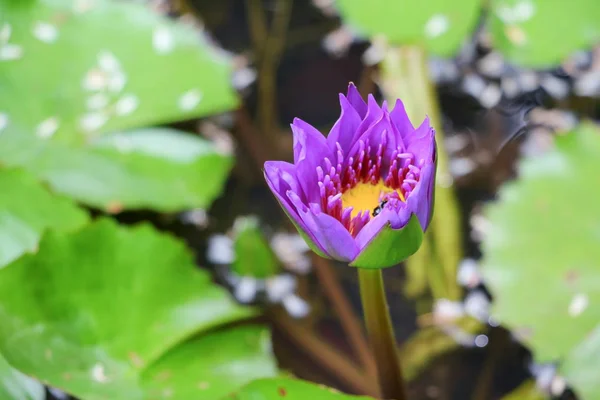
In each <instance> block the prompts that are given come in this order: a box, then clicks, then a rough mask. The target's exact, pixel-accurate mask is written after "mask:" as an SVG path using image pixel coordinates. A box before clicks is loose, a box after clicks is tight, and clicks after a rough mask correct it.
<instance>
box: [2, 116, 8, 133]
mask: <svg viewBox="0 0 600 400" xmlns="http://www.w3.org/2000/svg"><path fill="white" fill-rule="evenodd" d="M7 126H8V114H6V113H1V112H0V132H2V131H3V130H4V129H6V127H7Z"/></svg>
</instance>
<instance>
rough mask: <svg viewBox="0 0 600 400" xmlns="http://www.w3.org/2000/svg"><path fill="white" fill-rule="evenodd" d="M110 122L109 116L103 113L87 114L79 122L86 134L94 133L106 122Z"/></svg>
mask: <svg viewBox="0 0 600 400" xmlns="http://www.w3.org/2000/svg"><path fill="white" fill-rule="evenodd" d="M107 121H108V116H107V115H106V114H105V113H102V112H91V113H88V114H85V115H84V116H83V117H81V119H80V120H79V125H80V126H81V129H83V130H84V131H86V132H93V131H97V130H98V129H100V128H101V127H102V126H104V124H106V122H107Z"/></svg>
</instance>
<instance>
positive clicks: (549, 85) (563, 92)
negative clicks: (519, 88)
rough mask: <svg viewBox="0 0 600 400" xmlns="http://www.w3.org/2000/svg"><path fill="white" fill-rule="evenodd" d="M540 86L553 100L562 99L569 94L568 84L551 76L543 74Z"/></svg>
mask: <svg viewBox="0 0 600 400" xmlns="http://www.w3.org/2000/svg"><path fill="white" fill-rule="evenodd" d="M540 85H541V86H542V88H544V90H545V91H546V92H548V94H549V95H550V96H552V97H554V98H555V99H558V100H560V99H564V98H565V97H567V95H568V94H569V84H568V83H567V82H565V81H563V80H562V79H559V78H557V77H556V76H554V75H552V74H545V75H544V76H543V77H542V80H541V82H540Z"/></svg>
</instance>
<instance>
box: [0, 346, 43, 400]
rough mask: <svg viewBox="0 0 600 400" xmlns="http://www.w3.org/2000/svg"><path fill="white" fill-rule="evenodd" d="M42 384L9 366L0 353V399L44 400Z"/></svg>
mask: <svg viewBox="0 0 600 400" xmlns="http://www.w3.org/2000/svg"><path fill="white" fill-rule="evenodd" d="M45 398H46V392H45V390H44V385H42V384H41V383H39V382H38V381H36V380H35V379H32V378H30V377H28V376H27V375H23V374H22V373H20V372H19V371H17V370H16V369H14V368H13V367H11V366H10V364H9V363H8V362H7V361H6V359H5V358H4V357H2V355H1V354H0V399H4V400H44V399H45Z"/></svg>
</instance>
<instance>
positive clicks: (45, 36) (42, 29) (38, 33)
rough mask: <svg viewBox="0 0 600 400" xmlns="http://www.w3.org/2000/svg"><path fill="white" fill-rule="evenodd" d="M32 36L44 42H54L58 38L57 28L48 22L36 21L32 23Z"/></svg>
mask: <svg viewBox="0 0 600 400" xmlns="http://www.w3.org/2000/svg"><path fill="white" fill-rule="evenodd" d="M33 36H35V37H36V38H37V39H38V40H40V41H42V42H44V43H54V42H55V41H56V39H58V29H57V28H56V26H54V25H52V24H50V23H48V22H42V21H37V22H36V23H35V24H34V25H33Z"/></svg>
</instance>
